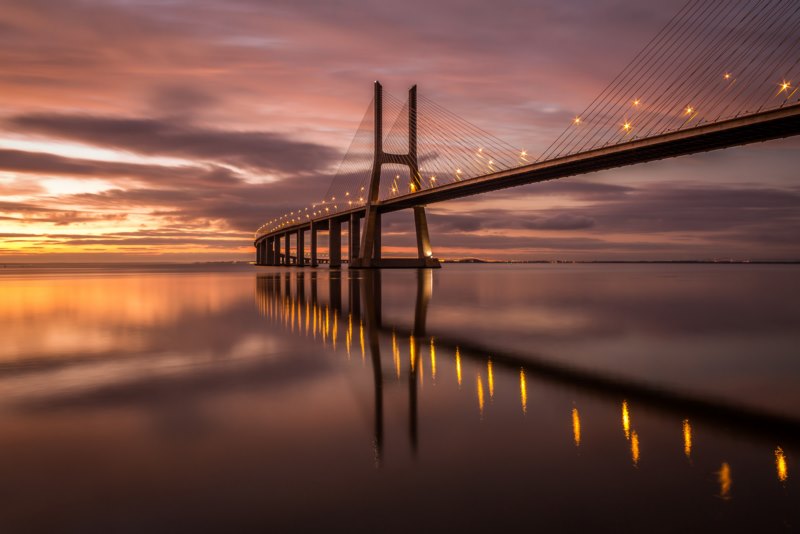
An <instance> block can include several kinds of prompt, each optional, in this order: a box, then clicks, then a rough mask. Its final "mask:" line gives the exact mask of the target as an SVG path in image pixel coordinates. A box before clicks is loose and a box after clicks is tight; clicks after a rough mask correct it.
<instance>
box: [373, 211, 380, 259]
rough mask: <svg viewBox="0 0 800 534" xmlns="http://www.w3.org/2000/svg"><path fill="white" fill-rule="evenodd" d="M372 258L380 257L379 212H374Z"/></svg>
mask: <svg viewBox="0 0 800 534" xmlns="http://www.w3.org/2000/svg"><path fill="white" fill-rule="evenodd" d="M372 259H374V260H379V259H381V213H380V212H376V213H375V237H374V240H373V245H372Z"/></svg>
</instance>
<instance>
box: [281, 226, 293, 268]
mask: <svg viewBox="0 0 800 534" xmlns="http://www.w3.org/2000/svg"><path fill="white" fill-rule="evenodd" d="M291 235H292V234H290V233H289V232H286V233H285V234H283V238H284V239H285V240H286V243H285V244H284V250H285V252H284V254H283V261H284V262H285V265H286V266H287V267H289V266H290V265H291V264H292V243H291V241H292V240H291Z"/></svg>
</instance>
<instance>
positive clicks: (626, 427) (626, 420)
mask: <svg viewBox="0 0 800 534" xmlns="http://www.w3.org/2000/svg"><path fill="white" fill-rule="evenodd" d="M622 431H623V432H625V439H631V415H630V412H628V401H625V400H624V401H622Z"/></svg>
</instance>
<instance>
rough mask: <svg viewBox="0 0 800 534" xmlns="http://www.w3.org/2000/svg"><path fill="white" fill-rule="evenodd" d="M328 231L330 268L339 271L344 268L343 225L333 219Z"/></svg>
mask: <svg viewBox="0 0 800 534" xmlns="http://www.w3.org/2000/svg"><path fill="white" fill-rule="evenodd" d="M329 224H330V227H329V229H328V257H329V260H330V268H331V269H338V268H339V267H341V266H342V223H341V222H339V221H337V220H334V219H331V221H330V223H329Z"/></svg>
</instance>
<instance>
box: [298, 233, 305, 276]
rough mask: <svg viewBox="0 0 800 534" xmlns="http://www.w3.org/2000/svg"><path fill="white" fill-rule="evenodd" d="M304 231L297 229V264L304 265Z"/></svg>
mask: <svg viewBox="0 0 800 534" xmlns="http://www.w3.org/2000/svg"><path fill="white" fill-rule="evenodd" d="M305 236H306V231H305V229H304V228H300V229H299V230H298V231H297V266H298V267H305V264H306V239H305Z"/></svg>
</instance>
